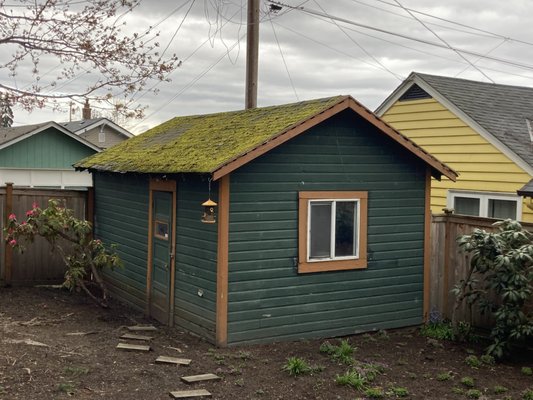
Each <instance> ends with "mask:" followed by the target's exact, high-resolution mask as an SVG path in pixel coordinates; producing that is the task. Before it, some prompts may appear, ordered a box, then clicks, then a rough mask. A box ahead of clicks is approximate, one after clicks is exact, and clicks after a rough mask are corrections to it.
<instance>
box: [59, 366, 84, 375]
mask: <svg viewBox="0 0 533 400" xmlns="http://www.w3.org/2000/svg"><path fill="white" fill-rule="evenodd" d="M63 371H64V372H65V374H66V375H70V376H81V375H87V374H88V373H89V368H85V367H65V369H64V370H63Z"/></svg>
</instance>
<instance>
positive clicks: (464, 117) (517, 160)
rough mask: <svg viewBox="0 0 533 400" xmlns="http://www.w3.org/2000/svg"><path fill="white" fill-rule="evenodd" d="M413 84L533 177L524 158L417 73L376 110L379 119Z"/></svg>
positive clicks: (532, 170) (531, 169)
mask: <svg viewBox="0 0 533 400" xmlns="http://www.w3.org/2000/svg"><path fill="white" fill-rule="evenodd" d="M413 84H417V85H418V86H420V87H421V88H422V89H423V90H425V91H426V92H427V93H428V94H429V95H431V97H433V98H434V99H435V100H437V101H438V102H439V103H441V104H442V105H443V106H444V107H446V108H447V109H448V110H450V111H451V112H452V113H453V114H455V115H456V116H457V117H458V118H459V119H461V120H462V121H463V122H464V123H465V124H467V125H468V126H469V127H470V128H472V129H473V130H475V131H476V132H477V133H479V134H480V135H481V137H483V138H484V139H485V140H487V141H488V142H489V143H491V144H492V145H493V146H494V147H496V148H497V149H498V150H499V151H501V152H502V153H503V154H504V155H506V156H507V157H508V158H509V159H510V160H512V161H513V162H514V163H515V164H516V165H518V166H519V167H520V168H522V169H523V170H524V171H525V172H527V173H528V174H529V175H530V176H533V167H531V166H530V165H529V164H528V163H527V162H525V161H524V160H523V159H522V158H520V157H519V156H518V155H517V154H516V153H515V152H514V151H512V150H511V149H510V148H509V147H507V146H506V145H505V144H504V143H503V142H501V141H500V140H499V139H497V138H496V137H494V135H492V134H491V133H490V132H489V131H487V130H486V129H485V128H483V127H482V126H481V125H479V124H478V123H477V122H476V121H475V120H473V119H472V118H471V117H470V116H468V115H467V114H466V113H464V112H463V111H461V109H459V108H458V107H457V106H455V105H454V104H453V103H452V102H450V101H449V100H447V99H446V97H444V96H443V95H441V94H440V93H439V92H438V91H437V90H435V89H434V88H433V87H432V86H430V85H429V84H427V83H426V82H425V81H424V80H423V79H421V78H420V77H418V76H417V75H416V73H411V75H409V77H408V78H407V79H406V80H405V81H404V82H403V83H402V84H401V85H400V86H398V88H396V90H395V91H394V92H392V94H391V95H390V96H389V97H387V99H385V101H384V102H383V103H382V104H381V105H380V106H379V107H378V108H377V109H376V111H375V113H376V114H377V115H378V116H379V117H382V116H383V114H385V112H386V111H387V110H389V109H390V108H391V107H392V105H393V104H394V103H396V101H397V100H398V99H399V98H400V97H401V96H402V95H403V94H404V93H405V92H406V91H407V90H409V88H410V87H411V86H413Z"/></svg>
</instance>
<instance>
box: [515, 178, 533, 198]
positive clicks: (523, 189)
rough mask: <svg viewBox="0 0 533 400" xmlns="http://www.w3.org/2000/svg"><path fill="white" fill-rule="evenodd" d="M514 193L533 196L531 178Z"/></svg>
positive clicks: (532, 181)
mask: <svg viewBox="0 0 533 400" xmlns="http://www.w3.org/2000/svg"><path fill="white" fill-rule="evenodd" d="M516 194H517V195H519V196H524V197H533V179H531V180H530V181H529V182H528V183H526V184H525V185H524V186H522V187H521V188H520V189H518V190H517V191H516Z"/></svg>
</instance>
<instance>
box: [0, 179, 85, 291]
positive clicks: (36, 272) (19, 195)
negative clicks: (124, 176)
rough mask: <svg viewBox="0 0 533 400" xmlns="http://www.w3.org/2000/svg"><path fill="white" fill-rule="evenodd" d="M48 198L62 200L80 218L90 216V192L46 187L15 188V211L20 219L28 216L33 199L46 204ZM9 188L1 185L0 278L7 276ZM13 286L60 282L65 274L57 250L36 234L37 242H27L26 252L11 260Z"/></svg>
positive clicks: (16, 255) (15, 253)
mask: <svg viewBox="0 0 533 400" xmlns="http://www.w3.org/2000/svg"><path fill="white" fill-rule="evenodd" d="M49 199H59V200H60V201H62V202H64V204H65V206H66V207H67V208H70V209H72V210H74V215H75V216H76V217H77V218H85V217H86V215H87V211H86V208H87V192H86V191H74V190H44V189H21V188H14V189H13V209H12V212H13V213H14V214H15V215H16V216H17V218H18V220H19V221H20V220H22V219H23V218H25V214H26V211H28V210H30V209H31V208H32V205H33V203H34V202H36V203H37V204H39V206H41V207H43V208H44V207H46V206H47V204H48V200H49ZM5 205H6V188H5V187H3V188H0V207H1V208H0V210H1V215H2V218H1V220H0V224H1V226H0V227H1V231H2V234H1V237H0V238H1V239H2V242H1V243H2V246H1V249H2V257H0V260H1V261H0V280H5V278H6V266H5V245H4V243H5V242H4V235H3V229H4V226H5V221H6V209H5ZM11 264H12V267H11V277H10V278H11V279H10V282H9V283H10V284H12V285H34V284H48V283H60V282H62V281H63V275H64V274H65V265H64V263H63V260H62V259H61V257H60V256H59V254H57V253H52V251H51V248H50V245H49V244H48V242H46V241H45V240H44V239H42V238H40V237H37V238H35V241H34V243H32V244H28V245H27V247H26V250H25V251H24V253H22V254H19V253H18V252H16V251H15V252H13V254H12V260H11Z"/></svg>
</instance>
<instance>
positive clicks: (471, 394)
mask: <svg viewBox="0 0 533 400" xmlns="http://www.w3.org/2000/svg"><path fill="white" fill-rule="evenodd" d="M466 397H467V398H469V399H479V398H480V397H481V391H479V390H477V389H469V390H467V392H466Z"/></svg>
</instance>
